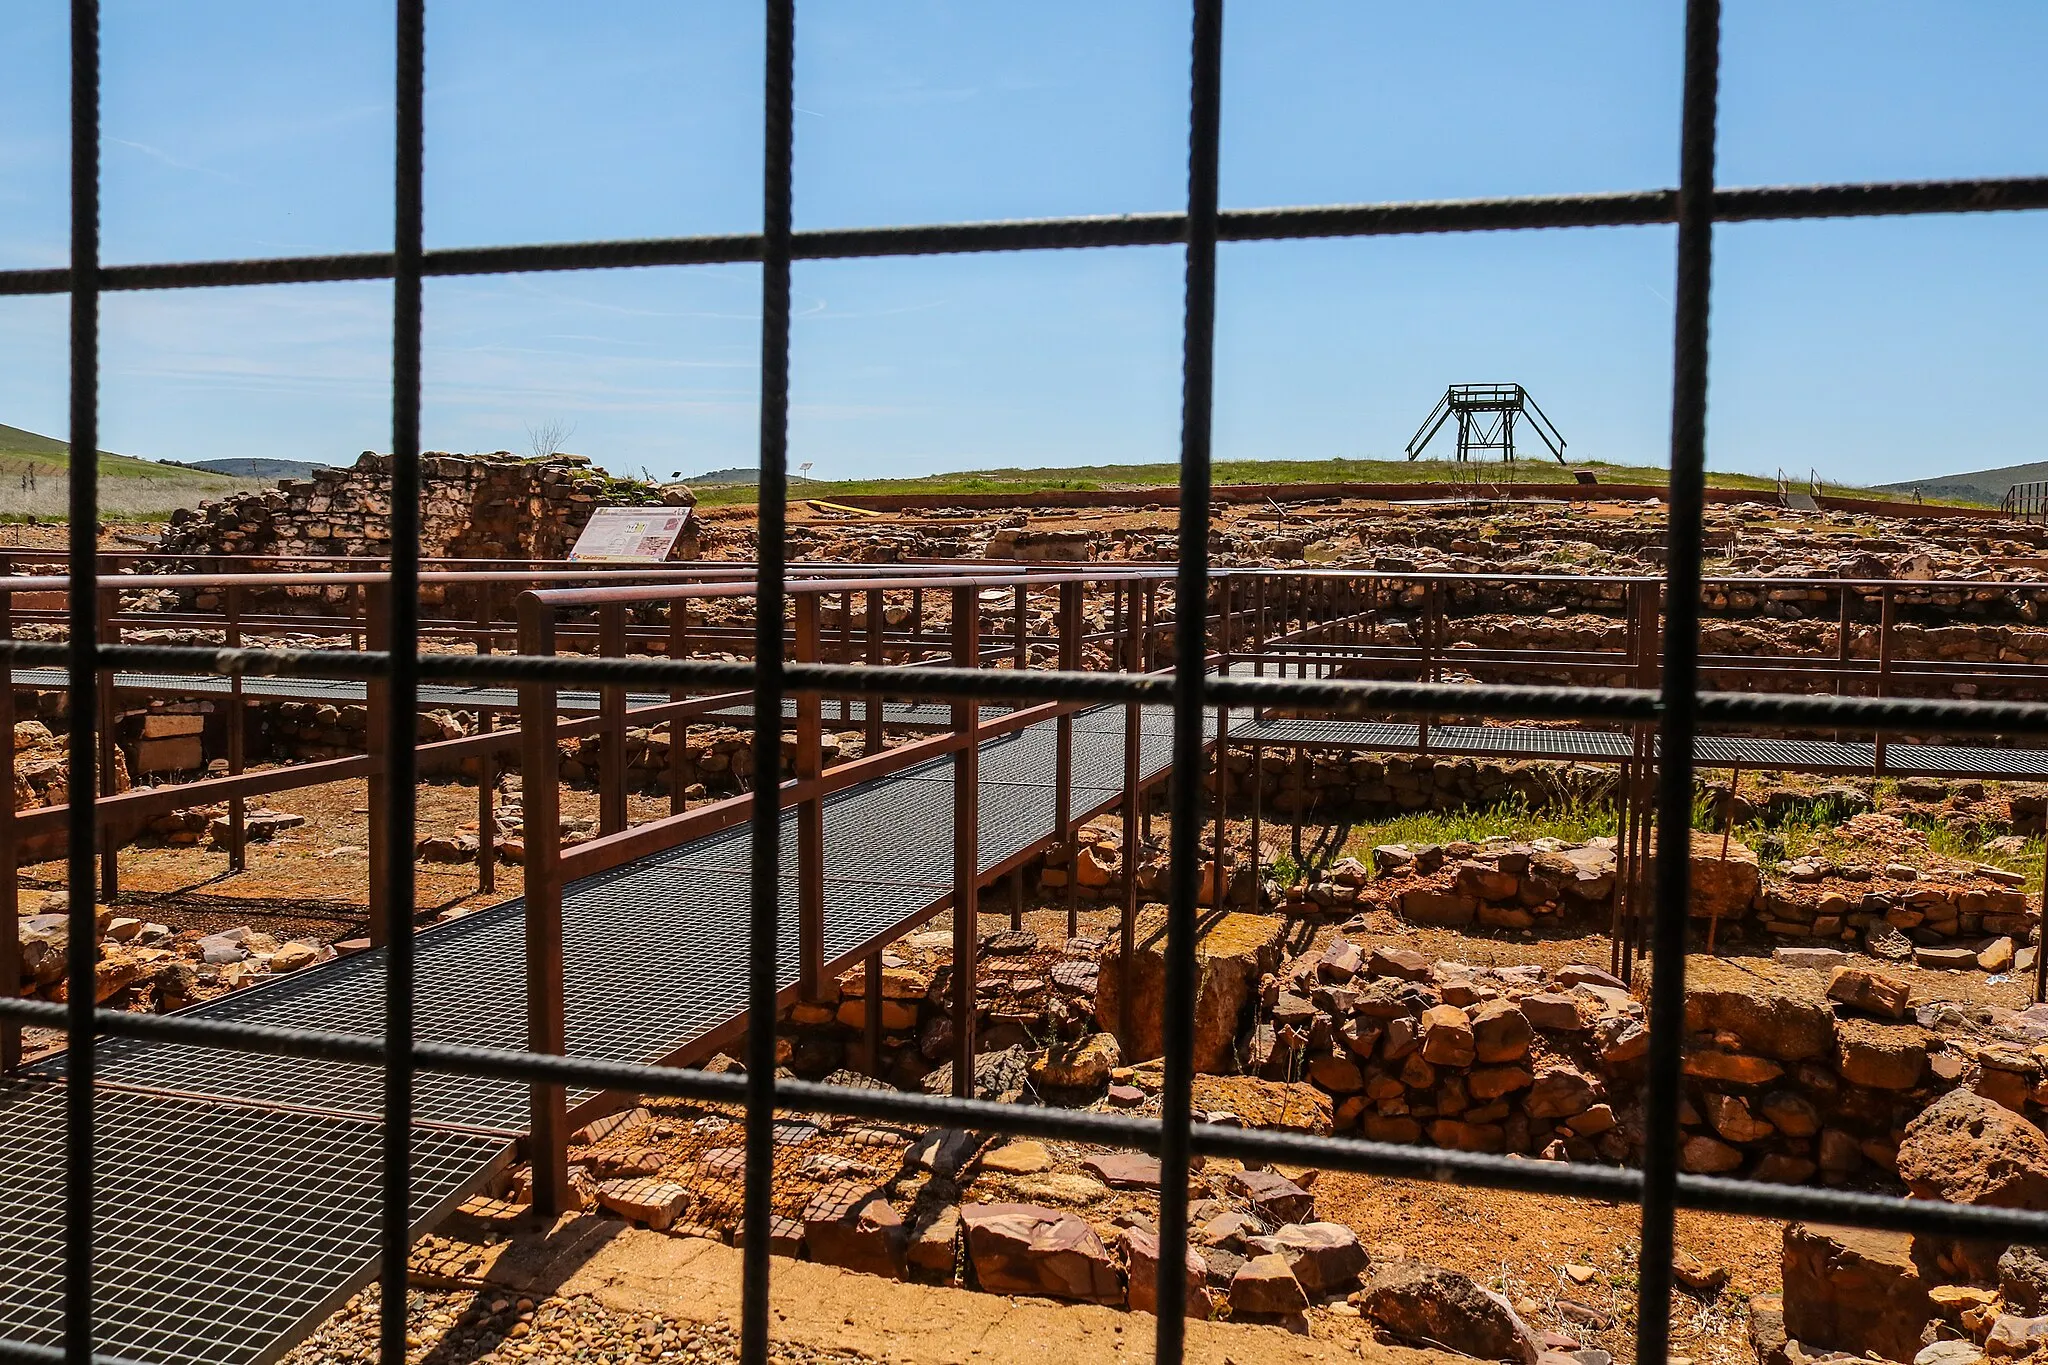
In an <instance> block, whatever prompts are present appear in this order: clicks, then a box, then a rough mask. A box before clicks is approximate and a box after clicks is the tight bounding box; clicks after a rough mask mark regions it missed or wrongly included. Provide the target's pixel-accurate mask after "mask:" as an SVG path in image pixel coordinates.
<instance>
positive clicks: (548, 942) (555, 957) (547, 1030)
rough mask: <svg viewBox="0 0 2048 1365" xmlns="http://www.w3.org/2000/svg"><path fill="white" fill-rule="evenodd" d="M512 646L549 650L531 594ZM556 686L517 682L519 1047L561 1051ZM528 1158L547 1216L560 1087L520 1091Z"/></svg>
mask: <svg viewBox="0 0 2048 1365" xmlns="http://www.w3.org/2000/svg"><path fill="white" fill-rule="evenodd" d="M519 652H520V653H521V654H527V655H543V656H544V655H551V654H553V653H554V652H555V616H554V609H553V608H551V607H550V606H548V604H547V603H545V602H543V601H542V600H541V599H540V598H538V597H536V596H534V595H533V594H532V593H527V594H524V595H522V596H521V597H520V599H519ZM555 706H556V700H555V685H554V683H552V682H530V683H522V684H520V687H519V736H520V739H519V749H520V763H519V814H520V823H521V827H522V830H523V832H524V835H525V845H526V857H525V863H526V875H525V886H526V1046H527V1050H528V1051H530V1052H537V1053H546V1054H550V1055H554V1056H561V1055H563V1054H565V1053H566V1052H567V1051H568V1025H567V1019H566V1016H565V1013H564V1009H563V1004H562V973H563V953H562V880H561V837H562V828H561V793H560V791H559V790H558V784H559V782H560V780H561V755H560V752H559V750H558V749H557V748H556V741H555V726H556V723H557V715H556V710H555ZM527 1136H528V1145H529V1146H530V1148H531V1151H530V1152H529V1153H528V1155H529V1157H530V1158H531V1160H532V1162H533V1208H534V1212H535V1213H538V1214H540V1215H541V1216H542V1217H549V1218H551V1217H553V1216H554V1215H556V1214H558V1213H560V1212H561V1211H562V1210H563V1209H565V1208H567V1207H568V1205H569V1124H568V1103H567V1096H566V1094H565V1092H564V1091H563V1089H562V1087H561V1086H559V1085H549V1084H542V1083H538V1082H537V1083H534V1084H533V1085H532V1086H531V1087H530V1088H529V1091H528V1097H527Z"/></svg>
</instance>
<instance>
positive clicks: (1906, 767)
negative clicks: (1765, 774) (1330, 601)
mask: <svg viewBox="0 0 2048 1365" xmlns="http://www.w3.org/2000/svg"><path fill="white" fill-rule="evenodd" d="M1230 742H1231V743H1233V744H1274V745H1281V746H1286V747H1290V748H1303V749H1316V748H1329V749H1363V750H1369V751H1372V752H1375V753H1431V754H1443V755H1447V756H1458V757H1468V758H1500V759H1533V758H1540V759H1559V760H1564V761H1568V762H1579V763H1620V762H1623V761H1624V760H1626V759H1627V758H1628V757H1629V756H1630V751H1631V740H1630V738H1629V736H1628V734H1627V733H1626V732H1624V731H1619V730H1554V729H1546V728H1541V727H1538V726H1532V725H1432V726H1430V727H1429V735H1428V742H1427V743H1425V742H1424V741H1423V736H1422V734H1421V727H1420V726H1418V725H1417V724H1416V723H1415V722H1413V721H1361V720H1305V719H1280V718H1276V719H1268V720H1263V721H1252V720H1250V719H1249V718H1248V717H1247V718H1246V719H1245V720H1244V721H1243V722H1240V721H1239V720H1238V719H1237V717H1236V714H1235V713H1233V716H1232V719H1231V723H1230ZM1652 752H1653V753H1654V752H1655V740H1654V739H1653V740H1652ZM1695 763H1696V766H1699V767H1704V768H1735V767H1741V768H1749V769H1753V770H1755V769H1771V768H1784V769H1790V770H1791V771H1794V772H1802V773H1814V774H1822V775H1855V774H1863V775H1866V776H1868V775H1873V774H1879V773H1882V774H1885V775H1887V776H1894V777H1981V778H2004V779H2007V780H2012V781H2034V780H2048V752H2044V751H2042V750H2039V749H1997V748H1992V747H1991V746H1989V745H1982V744H1909V743H1887V744H1886V745H1885V746H1884V761H1883V763H1882V764H1880V763H1879V762H1878V753H1877V745H1875V744H1874V743H1870V742H1867V741H1866V742H1862V743H1856V742H1848V741H1839V740H1825V739H1766V738H1759V737H1756V736H1750V735H1740V736H1736V735H1701V736H1700V737H1699V743H1698V749H1697V754H1696V758H1695Z"/></svg>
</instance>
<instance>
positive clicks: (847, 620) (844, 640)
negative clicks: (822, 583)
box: [839, 588, 853, 725]
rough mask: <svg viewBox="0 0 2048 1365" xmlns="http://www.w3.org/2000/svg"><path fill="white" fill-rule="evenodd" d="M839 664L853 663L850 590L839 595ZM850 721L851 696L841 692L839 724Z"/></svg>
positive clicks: (851, 718)
mask: <svg viewBox="0 0 2048 1365" xmlns="http://www.w3.org/2000/svg"><path fill="white" fill-rule="evenodd" d="M839 662H840V663H843V664H850V663H852V662H853V590H852V589H851V588H849V589H847V590H846V591H845V592H842V593H840V594H839ZM852 720H853V696H852V694H851V693H847V692H842V693H840V694H839V723H840V724H841V725H845V724H848V723H849V722H851V721H852Z"/></svg>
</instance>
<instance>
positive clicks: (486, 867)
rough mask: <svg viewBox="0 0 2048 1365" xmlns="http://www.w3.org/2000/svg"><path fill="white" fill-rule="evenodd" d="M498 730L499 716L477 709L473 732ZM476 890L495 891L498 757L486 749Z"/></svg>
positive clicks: (479, 775)
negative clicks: (474, 730)
mask: <svg viewBox="0 0 2048 1365" xmlns="http://www.w3.org/2000/svg"><path fill="white" fill-rule="evenodd" d="M486 641H488V637H486ZM497 728H498V713H497V712H496V711H494V710H492V709H491V708H490V707H488V706H479V707H478V708H477V709H476V732H477V733H478V734H480V735H488V734H490V733H491V732H492V731H493V730H495V729H497ZM476 889H477V890H478V891H479V892H489V891H496V890H497V889H498V756H497V754H495V753H493V752H492V751H491V750H489V749H485V750H484V751H483V752H482V753H480V754H478V755H477V770H476Z"/></svg>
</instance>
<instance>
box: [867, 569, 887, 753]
mask: <svg viewBox="0 0 2048 1365" xmlns="http://www.w3.org/2000/svg"><path fill="white" fill-rule="evenodd" d="M866 592H867V607H868V664H869V665H870V666H871V667H874V668H880V667H882V665H883V664H884V663H886V662H887V660H888V655H887V652H886V651H885V650H884V649H883V646H882V632H883V630H884V628H885V627H886V626H887V624H888V609H887V607H886V605H885V604H884V602H883V599H882V590H881V589H880V588H869V589H867V590H866ZM882 717H883V712H882V698H880V697H877V696H874V695H873V694H870V695H869V696H868V697H867V699H866V700H865V701H863V702H862V703H861V721H862V731H861V735H862V738H863V739H864V740H865V743H864V744H863V745H862V750H863V752H865V753H870V754H878V753H880V752H882V745H883V744H884V743H885V742H886V739H885V736H884V735H883V733H882Z"/></svg>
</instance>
